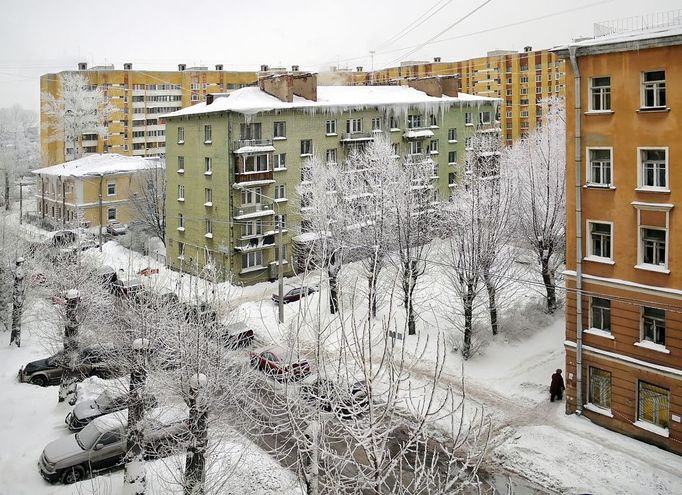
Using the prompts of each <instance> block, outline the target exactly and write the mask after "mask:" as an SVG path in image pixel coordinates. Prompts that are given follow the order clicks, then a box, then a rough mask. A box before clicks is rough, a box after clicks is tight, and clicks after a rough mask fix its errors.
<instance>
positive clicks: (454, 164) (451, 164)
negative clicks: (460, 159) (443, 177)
mask: <svg viewBox="0 0 682 495" xmlns="http://www.w3.org/2000/svg"><path fill="white" fill-rule="evenodd" d="M448 165H450V166H451V167H456V166H457V162H448Z"/></svg>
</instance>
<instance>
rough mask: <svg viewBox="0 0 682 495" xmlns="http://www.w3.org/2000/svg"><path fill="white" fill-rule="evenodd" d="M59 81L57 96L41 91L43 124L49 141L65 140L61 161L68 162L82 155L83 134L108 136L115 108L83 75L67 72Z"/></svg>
mask: <svg viewBox="0 0 682 495" xmlns="http://www.w3.org/2000/svg"><path fill="white" fill-rule="evenodd" d="M60 83H61V84H60V89H59V94H58V96H55V95H53V94H52V93H49V92H43V93H42V94H41V104H42V112H43V114H44V115H45V117H46V122H45V123H44V124H43V126H44V131H45V132H47V133H48V136H49V141H50V142H55V141H63V142H64V161H70V160H75V159H76V158H80V157H81V156H82V154H83V149H82V147H81V139H82V135H83V134H86V133H87V134H96V135H97V136H99V137H102V138H105V137H107V136H108V134H109V129H108V122H109V120H110V117H111V114H112V113H114V112H115V111H117V110H116V107H114V106H113V105H112V104H111V103H109V101H108V98H107V97H106V96H105V95H104V92H103V91H102V90H101V89H100V88H98V87H96V86H93V85H91V84H90V83H89V81H88V80H87V78H86V77H85V76H84V75H82V74H79V73H76V72H67V73H65V74H63V75H62V76H61V80H60Z"/></svg>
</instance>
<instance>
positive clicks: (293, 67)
mask: <svg viewBox="0 0 682 495" xmlns="http://www.w3.org/2000/svg"><path fill="white" fill-rule="evenodd" d="M291 71H292V72H298V71H299V66H298V65H292V66H291Z"/></svg>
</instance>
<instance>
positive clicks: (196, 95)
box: [191, 93, 199, 101]
mask: <svg viewBox="0 0 682 495" xmlns="http://www.w3.org/2000/svg"><path fill="white" fill-rule="evenodd" d="M191 100H192V101H199V95H198V94H197V93H194V94H193V95H192V98H191Z"/></svg>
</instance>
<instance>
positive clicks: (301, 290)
mask: <svg viewBox="0 0 682 495" xmlns="http://www.w3.org/2000/svg"><path fill="white" fill-rule="evenodd" d="M315 292H317V289H315V288H314V287H296V288H295V289H291V290H290V291H289V292H287V293H286V294H284V304H287V303H290V302H294V301H298V300H299V299H301V298H302V297H305V296H308V295H310V294H313V293H315ZM272 300H273V301H274V302H275V303H277V304H279V294H273V295H272Z"/></svg>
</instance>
